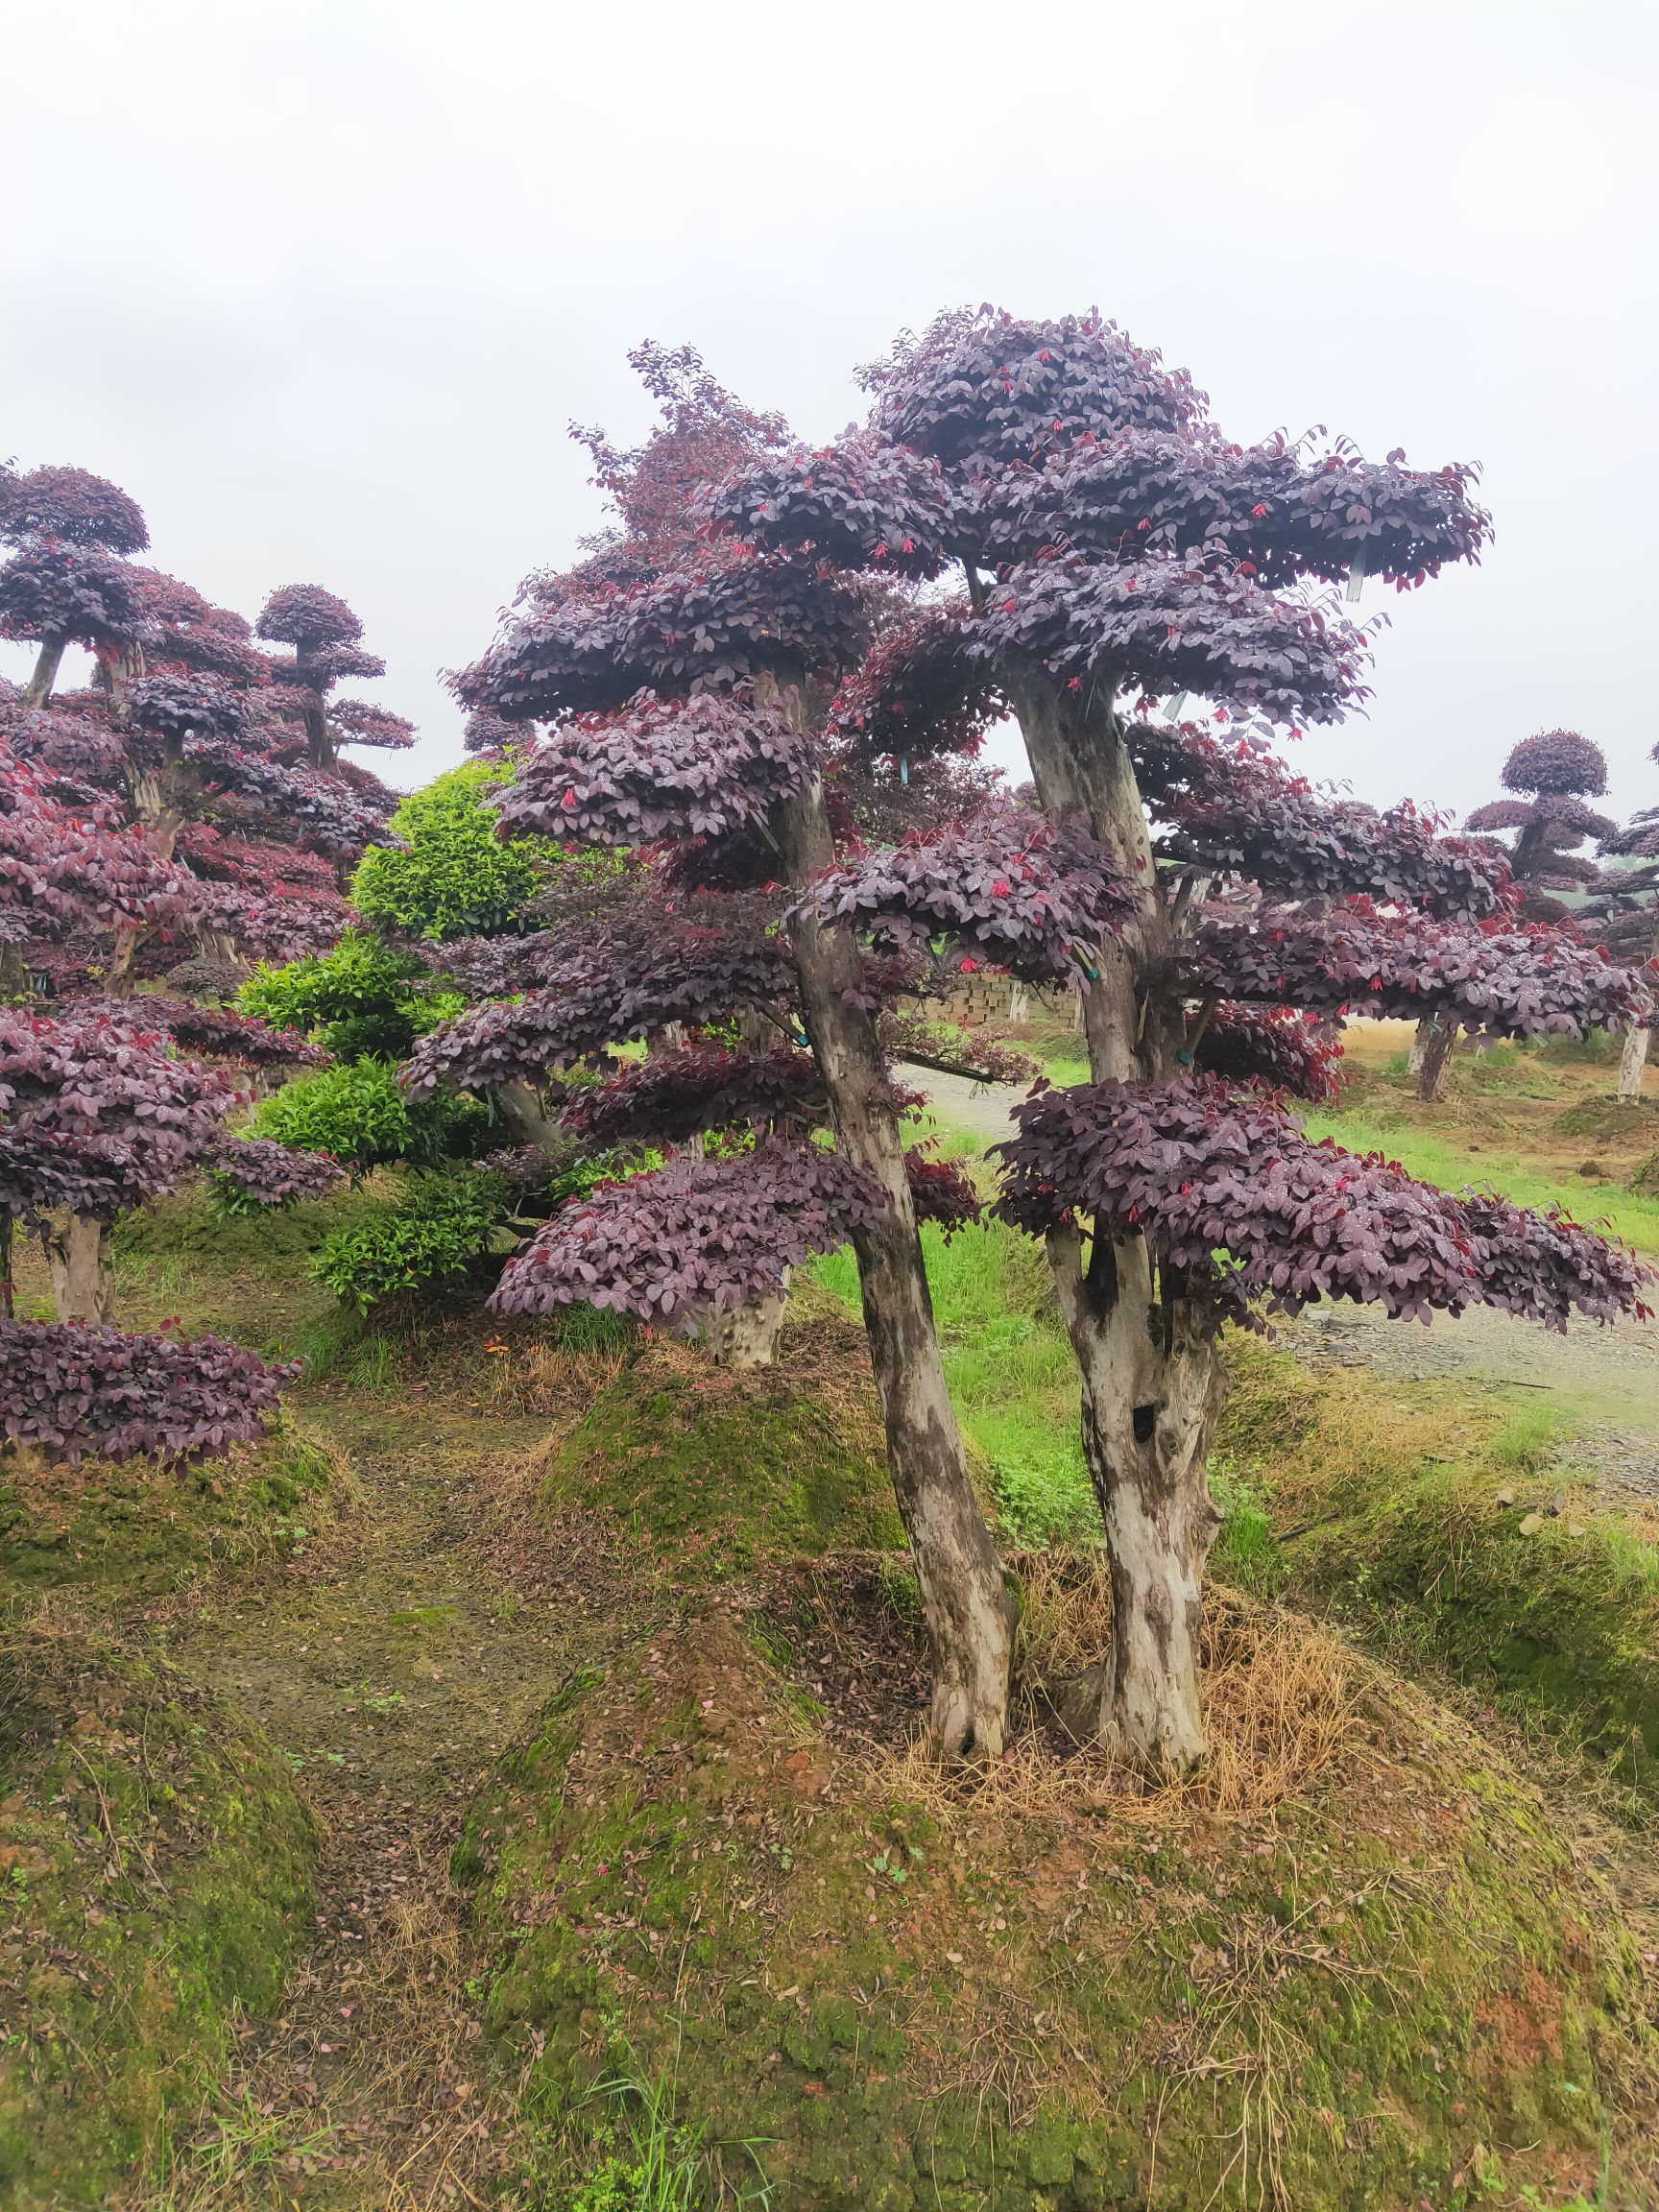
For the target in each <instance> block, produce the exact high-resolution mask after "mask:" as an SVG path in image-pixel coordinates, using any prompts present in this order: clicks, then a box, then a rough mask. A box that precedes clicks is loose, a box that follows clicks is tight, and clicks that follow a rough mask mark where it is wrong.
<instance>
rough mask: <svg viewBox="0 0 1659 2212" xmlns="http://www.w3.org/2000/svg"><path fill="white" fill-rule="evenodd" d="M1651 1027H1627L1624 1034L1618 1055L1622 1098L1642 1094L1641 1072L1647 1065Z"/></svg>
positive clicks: (1651, 1033) (1635, 1096)
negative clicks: (1621, 1050)
mask: <svg viewBox="0 0 1659 2212" xmlns="http://www.w3.org/2000/svg"><path fill="white" fill-rule="evenodd" d="M1652 1035H1653V1032H1652V1030H1651V1029H1629V1030H1626V1031H1625V1034H1624V1049H1623V1052H1621V1053H1620V1055H1619V1095H1620V1097H1621V1098H1622V1099H1626V1100H1629V1099H1636V1098H1640V1097H1641V1095H1642V1074H1643V1070H1645V1069H1646V1068H1647V1046H1648V1043H1649V1041H1650V1040H1651V1038H1652Z"/></svg>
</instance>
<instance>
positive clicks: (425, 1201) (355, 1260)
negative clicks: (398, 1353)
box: [311, 1167, 509, 1313]
mask: <svg viewBox="0 0 1659 2212" xmlns="http://www.w3.org/2000/svg"><path fill="white" fill-rule="evenodd" d="M508 1200H509V1188H508V1184H507V1182H506V1179H505V1177H503V1176H500V1175H490V1174H485V1173H483V1172H482V1171H481V1170H480V1169H478V1168H475V1167H469V1168H464V1169H462V1170H460V1171H459V1172H457V1173H454V1174H449V1175H423V1176H421V1177H420V1178H419V1179H418V1180H417V1182H416V1183H415V1185H414V1186H413V1187H412V1189H411V1190H410V1192H409V1195H408V1196H407V1198H405V1199H403V1200H402V1201H400V1202H399V1203H398V1204H397V1205H387V1206H376V1207H373V1208H372V1209H370V1210H368V1211H367V1212H365V1213H364V1214H361V1215H360V1216H359V1217H358V1219H357V1220H355V1221H353V1222H352V1223H351V1224H350V1226H349V1228H345V1229H337V1230H336V1231H335V1232H334V1234H333V1236H331V1237H329V1238H325V1241H324V1242H323V1244H322V1245H321V1246H320V1247H319V1249H318V1251H317V1254H316V1257H315V1258H314V1260H313V1261H312V1262H311V1264H312V1267H313V1269H314V1270H315V1272H316V1274H317V1275H318V1277H319V1278H320V1279H321V1280H322V1281H323V1282H325V1284H327V1286H328V1287H329V1289H330V1290H332V1291H333V1293H334V1295H335V1297H336V1298H338V1299H340V1300H341V1302H342V1303H343V1304H345V1305H347V1306H351V1307H354V1308H355V1309H356V1310H357V1311H358V1312H359V1313H367V1312H369V1311H370V1310H371V1309H372V1308H373V1307H375V1306H378V1305H380V1304H381V1303H382V1302H383V1301H384V1300H385V1299H388V1298H393V1297H397V1296H398V1295H400V1294H407V1293H409V1292H411V1291H420V1290H423V1289H426V1288H428V1287H429V1286H432V1285H434V1284H437V1283H441V1282H443V1281H444V1280H445V1278H446V1277H448V1276H451V1275H456V1274H459V1273H460V1271H461V1270H462V1269H463V1268H464V1267H466V1266H468V1265H469V1263H470V1262H472V1261H474V1260H476V1259H477V1258H478V1257H479V1255H480V1254H481V1253H483V1252H484V1251H486V1250H487V1249H488V1247H489V1243H490V1238H491V1235H492V1232H493V1229H494V1227H495V1224H496V1223H497V1221H499V1220H500V1218H501V1216H502V1214H504V1213H505V1212H506V1211H507V1206H508Z"/></svg>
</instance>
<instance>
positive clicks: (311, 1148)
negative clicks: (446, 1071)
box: [249, 1060, 488, 1175]
mask: <svg viewBox="0 0 1659 2212" xmlns="http://www.w3.org/2000/svg"><path fill="white" fill-rule="evenodd" d="M249 1133H250V1135H252V1136H254V1137H268V1138H271V1139H273V1140H274V1141H275V1142H276V1143H278V1144H286V1145H288V1146H289V1147H291V1148H292V1149H293V1150H296V1151H301V1152H330V1153H332V1154H333V1156H334V1158H335V1159H336V1160H338V1161H339V1162H340V1163H341V1165H342V1166H345V1167H348V1168H349V1169H350V1170H351V1172H352V1173H353V1174H356V1175H365V1174H367V1173H368V1171H369V1169H370V1168H371V1167H379V1166H389V1165H391V1164H392V1163H393V1162H394V1161H398V1160H406V1161H408V1162H410V1163H411V1164H412V1165H413V1166H418V1167H430V1166H436V1165H437V1163H438V1162H439V1161H440V1160H443V1159H445V1157H448V1156H451V1155H454V1154H458V1153H459V1154H465V1153H467V1152H469V1151H471V1150H473V1149H474V1148H475V1147H476V1145H477V1143H478V1142H480V1141H482V1140H483V1139H484V1138H485V1137H486V1136H487V1134H488V1116H487V1115H486V1113H485V1110H484V1108H483V1107H482V1106H480V1105H479V1104H478V1103H477V1102H476V1101H475V1100H473V1099H470V1098H462V1097H459V1096H458V1095H457V1094H455V1093H453V1092H439V1093H437V1094H435V1095H434V1096H432V1097H430V1098H423V1099H421V1100H420V1101H418V1102H417V1103H416V1104H414V1105H411V1104H410V1103H409V1101H408V1100H407V1099H406V1098H405V1097H404V1095H403V1093H402V1091H401V1089H400V1088H399V1086H398V1082H397V1070H396V1069H395V1068H394V1067H393V1066H392V1064H391V1062H390V1061H387V1060H355V1061H343V1062H341V1064H340V1065H339V1066H338V1067H334V1068H322V1069H319V1070H317V1072H316V1073H315V1074H311V1075H301V1076H297V1077H296V1078H295V1080H294V1081H293V1082H292V1083H285V1084H284V1085H283V1086H282V1089H281V1090H280V1091H278V1092H277V1093H276V1095H275V1096H274V1097H271V1098H267V1099H266V1100H265V1101H264V1103H263V1105H261V1106H260V1108H259V1110H258V1112H257V1113H256V1114H255V1115H254V1117H253V1119H252V1123H251V1124H250V1129H249Z"/></svg>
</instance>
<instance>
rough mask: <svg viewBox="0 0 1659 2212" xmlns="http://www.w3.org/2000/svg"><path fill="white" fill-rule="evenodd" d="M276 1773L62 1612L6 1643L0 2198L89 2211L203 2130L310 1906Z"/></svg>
mask: <svg viewBox="0 0 1659 2212" xmlns="http://www.w3.org/2000/svg"><path fill="white" fill-rule="evenodd" d="M314 1851H315V1835H314V1830H313V1823H312V1819H311V1816H310V1815H309V1814H308V1812H307V1811H306V1810H305V1808H304V1806H303V1805H302V1804H301V1800H300V1798H299V1797H298V1795H297V1794H296V1792H295V1789H294V1785H293V1782H292V1779H291V1777H290V1773H289V1768H288V1764H287V1762H286V1761H285V1760H284V1759H283V1758H282V1757H281V1756H280V1755H279V1754H278V1753H277V1752H276V1751H275V1750H274V1749H273V1748H272V1746H271V1745H270V1744H269V1743H267V1742H266V1741H265V1740H264V1738H263V1737H262V1736H260V1734H259V1733H258V1731H257V1730H255V1729H253V1728H252V1727H251V1726H250V1725H249V1724H248V1723H247V1722H245V1721H244V1720H242V1719H239V1718H237V1716H236V1715H235V1714H234V1713H233V1712H232V1711H231V1710H230V1709H229V1708H228V1707H227V1706H226V1705H224V1704H223V1703H222V1702H221V1701H219V1700H218V1699H216V1698H214V1697H212V1696H210V1695H207V1694H206V1693H205V1692H204V1691H203V1690H201V1689H199V1688H196V1687H194V1686H192V1685H191V1684H190V1683H189V1682H188V1681H187V1680H186V1679H184V1678H183V1677H182V1676H181V1675H180V1674H179V1673H178V1672H176V1671H174V1670H173V1669H172V1668H171V1667H169V1666H168V1665H167V1664H166V1663H165V1662H164V1661H163V1660H161V1659H160V1658H158V1657H156V1656H155V1655H154V1654H152V1653H149V1652H145V1651H140V1650H137V1649H133V1648H131V1647H124V1646H122V1645H120V1644H118V1643H116V1642H114V1641H112V1640H111V1639H110V1638H109V1637H108V1635H107V1634H104V1633H102V1632H99V1631H97V1630H94V1629H92V1628H90V1627H88V1626H86V1625H84V1623H79V1622H78V1621H77V1620H76V1619H75V1618H73V1617H72V1616H37V1617H36V1618H35V1619H34V1620H32V1621H31V1622H29V1623H28V1624H27V1626H26V1627H25V1628H23V1629H13V1630H12V1631H11V1632H10V1633H9V1634H8V1635H7V1636H6V1638H5V1640H4V1642H0V2017H3V2018H4V2021H5V2028H6V2032H5V2035H4V2038H3V2040H0V2202H3V2203H5V2204H6V2205H7V2206H8V2207H11V2208H12V2212H48V2208H50V2212H61V2208H63V2207H66V2206H76V2205H100V2204H104V2203H106V2202H107V2201H108V2200H109V2199H110V2197H111V2195H112V2193H113V2192H115V2191H116V2190H117V2189H119V2188H120V2187H122V2186H123V2185H125V2186H127V2187H131V2186H132V2182H133V2181H134V2179H135V2178H136V2177H137V2176H142V2175H149V2174H154V2173H156V2171H157V2170H158V2168H159V2167H160V2166H161V2165H162V2164H163V2163H164V2162H165V2159H166V2156H167V2153H168V2146H169V2141H170V2138H171V2135H172V2132H173V2130H174V2128H180V2129H181V2130H182V2131H184V2132H188V2130H189V2129H190V2128H192V2127H193V2126H194V2125H195V2124H196V2121H197V2118H198V2115H199V2110H200V2106H201V2104H202V2101H203V2098H204V2096H205V2095H206V2094H208V2093H209V2092H210V2091H211V2089H212V2088H213V2087H214V2085H215V2084H216V2082H217V2081H218V2080H219V2078H220V2075H221V2071H222V2069H223V2067H224V2064H225V2061H226V2059H227V2057H228V2054H229V2052H230V2050H231V2048H232V2045H233V2039H234V2033H235V2029H236V2024H237V2022H238V2020H239V2019H240V2018H241V2017H242V2016H244V2015H247V2014H254V2015H256V2014H258V2013H259V2012H261V2011H263V2010H266V2009H268V2008H270V2007H272V2006H273V2005H275V2004H276V2000H277V1998H278V1996H279V1994H280V1992H281V1987H282V1982H283V1977H284V1973H285V1970H286V1967H287V1963H288V1960H289V1959H290V1957H291V1956H292V1954H293V1952H294V1950H295V1947H296V1944H297V1941H298V1939H299V1936H300V1934H301V1930H302V1928H303V1925H304V1921H305V1916H306V1913H307V1910H308V1904H309V1888H308V1885H309V1877H310V1869H311V1864H312V1860H313V1856H314Z"/></svg>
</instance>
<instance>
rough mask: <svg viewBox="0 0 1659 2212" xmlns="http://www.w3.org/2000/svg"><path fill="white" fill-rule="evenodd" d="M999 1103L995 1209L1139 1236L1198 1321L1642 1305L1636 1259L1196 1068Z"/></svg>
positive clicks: (1036, 1228) (1558, 1318)
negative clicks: (1313, 1128) (1347, 1312)
mask: <svg viewBox="0 0 1659 2212" xmlns="http://www.w3.org/2000/svg"><path fill="white" fill-rule="evenodd" d="M1015 1112H1016V1116H1017V1118H1018V1120H1019V1124H1020V1128H1019V1134H1018V1136H1016V1137H1015V1138H1013V1139H1012V1140H1011V1141H1010V1142H1008V1143H1007V1144H1005V1145H1003V1146H1001V1147H999V1149H1000V1151H1001V1153H1002V1156H1003V1159H1004V1162H1005V1169H1004V1181H1003V1190H1002V1196H1001V1198H1000V1200H999V1201H998V1213H999V1214H1001V1215H1002V1216H1003V1217H1004V1218H1005V1219H1007V1220H1009V1221H1011V1222H1013V1223H1015V1224H1016V1225H1017V1226H1018V1227H1020V1228H1022V1229H1025V1230H1026V1231H1028V1232H1029V1233H1031V1234H1032V1235H1038V1236H1040V1235H1043V1234H1045V1233H1046V1231H1048V1230H1050V1229H1053V1228H1056V1227H1058V1226H1059V1225H1060V1224H1061V1223H1062V1222H1065V1221H1068V1220H1070V1219H1074V1218H1077V1217H1087V1218H1088V1219H1090V1220H1091V1221H1092V1222H1093V1226H1094V1236H1095V1237H1096V1238H1101V1239H1105V1240H1108V1241H1110V1242H1113V1243H1123V1242H1126V1241H1128V1240H1130V1239H1132V1238H1137V1237H1142V1238H1145V1240H1146V1242H1147V1244H1148V1246H1149V1247H1150V1249H1151V1251H1152V1253H1153V1255H1154V1257H1155V1258H1156V1260H1157V1262H1158V1263H1159V1266H1160V1268H1161V1269H1162V1270H1163V1272H1164V1276H1165V1282H1166V1295H1175V1296H1183V1297H1186V1298H1188V1299H1190V1300H1191V1301H1193V1302H1194V1304H1195V1305H1197V1306H1198V1307H1199V1309H1200V1310H1208V1313H1209V1317H1210V1319H1211V1321H1212V1323H1213V1324H1214V1325H1215V1326H1219V1325H1220V1323H1221V1321H1223V1320H1224V1319H1227V1318H1233V1319H1246V1320H1247V1319H1249V1318H1251V1310H1252V1308H1253V1306H1255V1305H1256V1304H1257V1303H1258V1302H1260V1303H1262V1304H1264V1305H1265V1307H1266V1308H1267V1310H1270V1311H1274V1312H1282V1313H1294V1312H1297V1311H1299V1310H1301V1308H1303V1307H1304V1306H1307V1305H1310V1304H1313V1303H1316V1302H1317V1301H1319V1300H1321V1299H1326V1298H1353V1299H1356V1300H1358V1301H1359V1302H1361V1303H1367V1304H1368V1303H1371V1302H1373V1301H1375V1302H1376V1303H1377V1304H1379V1305H1381V1306H1383V1308H1384V1310H1386V1311H1388V1312H1389V1313H1392V1314H1395V1315H1403V1316H1416V1317H1420V1318H1422V1319H1425V1320H1426V1319H1427V1318H1428V1317H1429V1314H1430V1312H1431V1310H1434V1309H1439V1310H1443V1311H1446V1312H1450V1313H1460V1312H1462V1311H1463V1310H1464V1309H1465V1308H1467V1307H1469V1306H1474V1305H1489V1306H1497V1307H1500V1308H1502V1309H1503V1310H1505V1311H1507V1312H1512V1313H1517V1314H1521V1315H1524V1316H1526V1317H1527V1318H1529V1319H1532V1320H1537V1321H1544V1322H1547V1323H1549V1324H1550V1325H1551V1326H1552V1327H1555V1328H1565V1326H1566V1323H1567V1317H1568V1315H1569V1314H1570V1313H1571V1312H1573V1311H1577V1312H1580V1313H1583V1314H1586V1315H1588V1316H1589V1317H1590V1318H1592V1319H1594V1320H1599V1321H1607V1320H1611V1319H1612V1318H1613V1317H1614V1316H1615V1315H1616V1314H1620V1313H1633V1314H1641V1315H1645V1314H1646V1312H1647V1308H1646V1306H1645V1305H1644V1303H1643V1296H1642V1294H1643V1291H1644V1289H1645V1287H1646V1286H1647V1282H1648V1280H1649V1279H1650V1278H1649V1271H1648V1270H1647V1268H1645V1267H1643V1266H1641V1265H1639V1264H1638V1262H1636V1260H1635V1259H1634V1257H1633V1256H1632V1255H1631V1254H1629V1253H1627V1252H1625V1251H1623V1250H1622V1249H1621V1248H1619V1247H1617V1246H1613V1245H1609V1244H1606V1243H1604V1242H1603V1241H1602V1240H1601V1238H1598V1237H1595V1236H1592V1235H1591V1234H1590V1233H1589V1232H1588V1231H1587V1230H1583V1229H1580V1228H1579V1227H1578V1226H1577V1225H1576V1224H1575V1223H1574V1222H1572V1221H1570V1220H1569V1219H1568V1218H1567V1217H1566V1216H1565V1215H1564V1214H1550V1215H1545V1214H1526V1213H1523V1212H1522V1211H1521V1210H1520V1209H1519V1208H1516V1207H1512V1206H1509V1205H1507V1204H1506V1203H1505V1202H1503V1200H1500V1199H1495V1198H1492V1197H1489V1196H1485V1195H1482V1194H1479V1193H1470V1194H1468V1195H1467V1196H1465V1197H1462V1198H1455V1197H1451V1196H1448V1195H1447V1194H1446V1193H1445V1192H1444V1191H1441V1190H1433V1189H1431V1187H1430V1186H1428V1185H1426V1184H1422V1183H1417V1182H1414V1181H1413V1180H1412V1179H1411V1177H1410V1176H1408V1175H1407V1173H1406V1172H1405V1170H1404V1169H1403V1168H1401V1167H1398V1166H1394V1165H1392V1164H1391V1163H1390V1162H1388V1161H1386V1160H1383V1158H1381V1157H1380V1156H1378V1155H1371V1156H1370V1157H1367V1158H1363V1159H1361V1158H1360V1157H1358V1155H1357V1154H1355V1153H1352V1152H1344V1151H1342V1150H1340V1149H1339V1148H1338V1147H1337V1146H1336V1145H1335V1144H1334V1143H1332V1142H1330V1140H1329V1139H1327V1140H1325V1141H1324V1142H1320V1143H1313V1142H1310V1140H1309V1138H1308V1137H1306V1136H1305V1135H1304V1134H1303V1132H1302V1130H1301V1129H1300V1128H1299V1127H1298V1126H1297V1124H1296V1122H1295V1121H1294V1120H1293V1119H1292V1118H1291V1117H1290V1116H1289V1115H1288V1114H1287V1113H1286V1111H1285V1109H1284V1108H1283V1107H1282V1106H1281V1105H1280V1104H1279V1103H1278V1102H1277V1101H1276V1100H1274V1099H1273V1098H1271V1097H1267V1096H1264V1095H1262V1094H1260V1093H1256V1092H1250V1091H1238V1090H1236V1089H1234V1088H1233V1087H1232V1086H1231V1085H1229V1084H1227V1083H1224V1082H1221V1081H1219V1080H1217V1079H1216V1078H1214V1077H1212V1076H1190V1077H1186V1078H1180V1079H1176V1080H1174V1081H1170V1082H1165V1083H1117V1082H1107V1083H1094V1084H1085V1085H1079V1086H1078V1087H1077V1088H1076V1089H1074V1090H1067V1091H1048V1090H1045V1091H1043V1092H1040V1093H1039V1094H1038V1095H1037V1096H1036V1097H1035V1098H1033V1099H1030V1100H1028V1101H1027V1102H1026V1103H1025V1104H1023V1105H1022V1106H1020V1107H1017V1108H1016V1109H1015Z"/></svg>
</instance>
